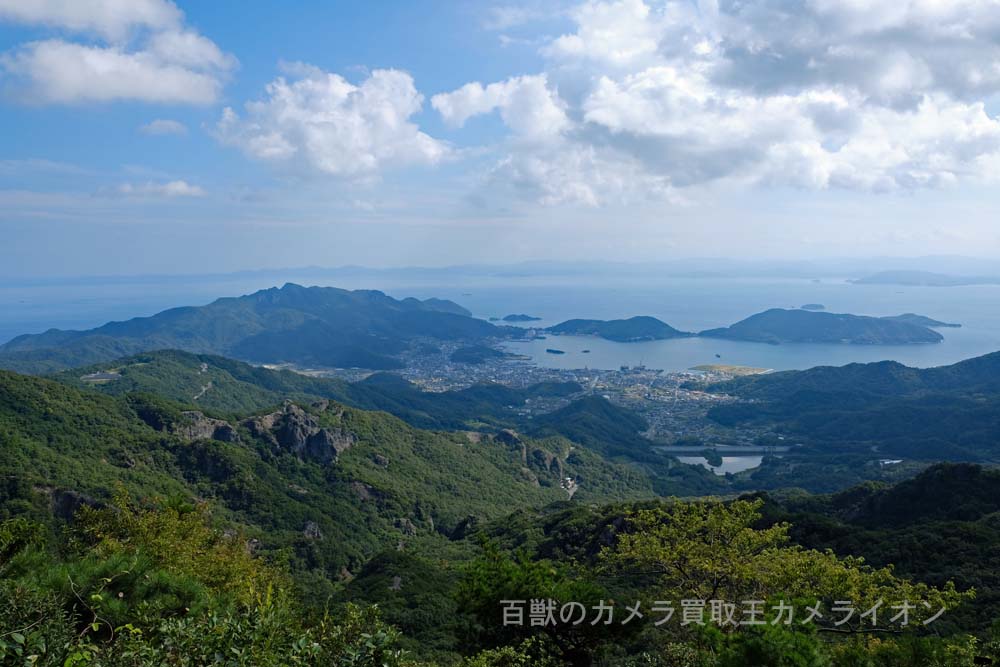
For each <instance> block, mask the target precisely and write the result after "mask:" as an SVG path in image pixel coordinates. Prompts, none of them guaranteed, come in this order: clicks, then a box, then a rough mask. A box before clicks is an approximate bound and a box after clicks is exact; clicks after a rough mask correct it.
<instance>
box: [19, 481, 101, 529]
mask: <svg viewBox="0 0 1000 667" xmlns="http://www.w3.org/2000/svg"><path fill="white" fill-rule="evenodd" d="M35 491H37V492H38V493H41V494H44V495H46V496H48V498H49V507H50V508H51V511H52V515H53V516H55V517H56V518H59V519H62V520H63V521H71V520H72V519H73V517H74V516H76V513H77V512H79V511H80V508H82V507H98V508H99V507H101V506H102V504H101V503H100V502H98V501H97V500H96V499H94V498H91V497H90V496H87V495H84V494H82V493H79V492H77V491H73V490H72V489H58V488H54V487H51V486H36V487H35Z"/></svg>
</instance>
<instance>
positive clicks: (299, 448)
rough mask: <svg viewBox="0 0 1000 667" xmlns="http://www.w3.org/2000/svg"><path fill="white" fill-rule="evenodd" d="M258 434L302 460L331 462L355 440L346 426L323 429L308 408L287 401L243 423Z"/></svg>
mask: <svg viewBox="0 0 1000 667" xmlns="http://www.w3.org/2000/svg"><path fill="white" fill-rule="evenodd" d="M243 426H244V427H246V429H247V430H249V431H250V432H251V433H252V434H253V435H254V436H255V437H258V438H262V439H264V440H266V441H268V442H270V443H271V444H272V445H275V446H276V447H279V448H280V449H283V450H285V451H289V452H291V453H293V454H295V455H296V456H297V457H299V458H300V459H302V460H308V461H315V462H317V463H332V462H333V461H336V460H337V457H338V456H339V455H340V454H341V453H342V452H344V451H345V450H347V449H350V447H351V446H352V445H354V443H355V442H356V438H355V437H354V434H352V433H350V432H348V431H345V430H344V429H340V428H335V429H330V428H320V425H319V422H317V421H316V418H315V417H313V416H312V415H310V414H309V413H307V412H306V411H305V410H303V409H302V408H300V407H299V406H297V405H295V404H294V403H287V404H285V407H284V408H283V409H282V410H280V411H278V412H272V413H271V414H269V415H264V416H263V417H255V418H253V419H247V420H246V421H244V422H243Z"/></svg>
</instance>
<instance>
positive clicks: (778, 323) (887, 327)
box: [698, 308, 944, 345]
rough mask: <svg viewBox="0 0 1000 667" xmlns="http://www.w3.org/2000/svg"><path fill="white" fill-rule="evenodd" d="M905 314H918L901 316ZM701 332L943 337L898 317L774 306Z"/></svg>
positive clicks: (756, 336)
mask: <svg viewBox="0 0 1000 667" xmlns="http://www.w3.org/2000/svg"><path fill="white" fill-rule="evenodd" d="M900 317H903V318H907V317H917V316H912V315H911V316H900ZM698 335H699V336H705V337H709V338H727V339H730V340H745V341H751V342H756V343H772V344H779V343H850V344H855V345H909V344H913V343H939V342H941V341H942V340H944V337H943V336H942V335H941V334H939V333H937V332H936V331H933V330H932V329H929V328H928V327H927V326H924V325H921V324H917V323H914V322H912V321H907V320H906V319H902V320H901V319H898V318H882V317H866V316H862V315H847V314H838V313H827V312H822V311H810V310H785V309H782V308H772V309H771V310H767V311H764V312H763V313H758V314H756V315H752V316H750V317H748V318H746V319H745V320H741V321H740V322H737V323H736V324H734V325H732V326H730V327H724V328H720V329H709V330H707V331H702V332H701V333H699V334H698Z"/></svg>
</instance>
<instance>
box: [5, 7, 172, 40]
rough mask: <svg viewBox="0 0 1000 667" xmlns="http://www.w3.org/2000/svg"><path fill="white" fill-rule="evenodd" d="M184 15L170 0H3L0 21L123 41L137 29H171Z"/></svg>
mask: <svg viewBox="0 0 1000 667" xmlns="http://www.w3.org/2000/svg"><path fill="white" fill-rule="evenodd" d="M182 19H183V14H182V13H181V11H180V10H179V9H178V8H177V6H176V5H175V4H174V3H172V2H169V1H168V0H86V1H84V0H27V1H26V0H0V20H7V21H14V22H18V23H27V24H34V25H43V26H50V27H54V28H65V29H68V30H74V31H78V32H94V33H98V34H100V35H102V36H104V37H106V38H108V39H110V40H119V39H123V38H124V37H126V36H127V35H128V33H129V32H130V31H131V30H133V29H135V28H137V27H146V28H156V29H162V28H170V27H174V26H177V25H179V24H180V23H181V21H182Z"/></svg>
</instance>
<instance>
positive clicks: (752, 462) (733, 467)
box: [677, 455, 764, 475]
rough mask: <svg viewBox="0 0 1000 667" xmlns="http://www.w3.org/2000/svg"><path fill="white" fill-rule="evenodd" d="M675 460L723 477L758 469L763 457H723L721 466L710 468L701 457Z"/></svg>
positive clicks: (681, 457) (684, 457) (679, 457)
mask: <svg viewBox="0 0 1000 667" xmlns="http://www.w3.org/2000/svg"><path fill="white" fill-rule="evenodd" d="M677 460H678V461H680V462H681V463H687V464H688V465H696V466H702V467H704V468H708V469H709V470H711V471H712V472H714V473H715V474H716V475H725V474H726V473H727V472H731V473H733V474H735V473H738V472H743V471H744V470H750V469H752V468H756V467H758V466H759V465H760V464H761V462H762V461H763V460H764V457H763V456H751V455H748V456H723V457H722V465H721V466H718V467H712V466H710V465H709V464H708V461H707V460H706V459H705V457H703V456H678V457H677Z"/></svg>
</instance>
